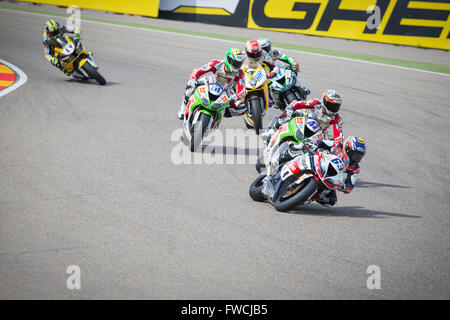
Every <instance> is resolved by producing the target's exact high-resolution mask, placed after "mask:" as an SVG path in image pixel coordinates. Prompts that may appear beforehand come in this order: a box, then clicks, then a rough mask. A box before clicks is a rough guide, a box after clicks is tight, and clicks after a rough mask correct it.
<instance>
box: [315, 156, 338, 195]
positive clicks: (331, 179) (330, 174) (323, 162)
mask: <svg viewBox="0 0 450 320" xmlns="http://www.w3.org/2000/svg"><path fill="white" fill-rule="evenodd" d="M316 156H317V160H318V161H319V170H320V174H319V177H320V179H321V180H322V182H323V183H324V184H325V185H326V186H327V187H328V188H330V189H340V188H341V187H342V185H343V183H344V170H345V165H344V162H342V160H341V159H340V158H339V157H337V156H335V155H332V154H329V153H325V152H320V153H318V154H316V155H315V158H316Z"/></svg>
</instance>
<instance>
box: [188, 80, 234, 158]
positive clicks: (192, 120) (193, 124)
mask: <svg viewBox="0 0 450 320" xmlns="http://www.w3.org/2000/svg"><path fill="white" fill-rule="evenodd" d="M198 84H199V86H198V87H197V88H196V89H195V91H194V93H193V94H192V95H191V97H190V98H189V101H188V103H187V105H186V111H185V114H184V121H183V137H182V139H183V142H184V143H185V144H187V145H189V148H190V150H191V152H194V151H196V150H197V149H198V147H199V146H200V144H201V142H202V141H203V139H204V138H205V137H206V136H207V135H209V134H211V133H212V132H213V131H214V130H216V129H217V128H218V127H219V124H220V121H221V120H222V118H223V113H224V111H225V109H226V108H227V107H228V106H229V105H230V102H231V100H230V98H229V97H228V94H227V92H226V90H224V88H222V86H220V85H219V84H218V83H217V82H216V79H215V77H208V78H206V79H205V80H202V81H199V82H198Z"/></svg>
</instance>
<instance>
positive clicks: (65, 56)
mask: <svg viewBox="0 0 450 320" xmlns="http://www.w3.org/2000/svg"><path fill="white" fill-rule="evenodd" d="M56 43H57V44H58V46H59V47H56V48H55V55H56V58H58V60H59V61H60V63H61V65H62V66H63V67H64V69H66V70H67V71H68V72H70V73H71V74H72V76H73V77H75V78H79V79H83V80H89V79H95V80H96V81H97V82H98V83H100V84H101V85H105V84H106V80H105V78H103V76H102V75H101V74H100V73H99V72H98V66H97V64H96V63H95V61H94V58H93V57H92V55H91V54H89V52H87V51H86V50H85V49H84V48H83V46H82V44H81V41H74V40H73V37H71V36H64V37H60V38H57V39H56Z"/></svg>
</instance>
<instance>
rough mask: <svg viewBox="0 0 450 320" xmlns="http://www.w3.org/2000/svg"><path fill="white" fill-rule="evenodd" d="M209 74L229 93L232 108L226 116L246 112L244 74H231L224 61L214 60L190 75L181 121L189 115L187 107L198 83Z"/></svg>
mask: <svg viewBox="0 0 450 320" xmlns="http://www.w3.org/2000/svg"><path fill="white" fill-rule="evenodd" d="M208 74H212V75H213V76H214V77H215V79H216V81H217V83H218V84H219V85H220V86H221V87H222V88H223V89H224V90H225V91H226V92H227V94H228V97H229V98H230V106H229V107H228V108H227V109H226V110H225V113H224V116H225V117H231V116H239V115H242V114H243V113H244V112H245V110H246V107H245V104H244V103H243V102H242V99H243V97H244V96H245V95H246V90H245V81H244V72H243V71H242V70H241V69H239V70H238V71H237V72H229V71H227V70H226V68H225V63H224V60H212V61H210V62H209V63H207V64H205V65H203V66H202V67H201V68H200V69H194V71H193V72H192V74H191V75H190V77H189V80H188V82H187V85H186V89H185V92H184V97H183V102H182V104H181V106H180V110H179V112H178V118H179V119H180V120H182V119H183V118H184V115H185V114H187V110H186V106H187V103H188V101H189V98H190V96H191V95H192V94H193V93H194V91H195V89H196V87H197V86H198V85H199V83H198V81H199V80H200V78H202V77H204V76H206V75H208Z"/></svg>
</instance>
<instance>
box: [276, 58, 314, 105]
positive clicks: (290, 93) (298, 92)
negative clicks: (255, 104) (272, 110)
mask: <svg viewBox="0 0 450 320" xmlns="http://www.w3.org/2000/svg"><path fill="white" fill-rule="evenodd" d="M279 70H280V71H279V72H278V73H277V75H276V76H275V78H274V79H272V83H271V84H270V86H269V88H270V90H271V93H272V98H273V100H274V101H275V104H276V105H277V106H278V107H279V108H280V109H281V110H284V109H286V107H287V106H288V105H289V104H290V103H291V102H292V101H294V100H306V96H307V95H306V94H305V92H304V91H303V89H302V85H301V82H300V80H299V79H298V77H297V71H295V70H293V69H292V67H291V66H288V67H284V66H279Z"/></svg>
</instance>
